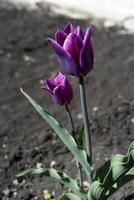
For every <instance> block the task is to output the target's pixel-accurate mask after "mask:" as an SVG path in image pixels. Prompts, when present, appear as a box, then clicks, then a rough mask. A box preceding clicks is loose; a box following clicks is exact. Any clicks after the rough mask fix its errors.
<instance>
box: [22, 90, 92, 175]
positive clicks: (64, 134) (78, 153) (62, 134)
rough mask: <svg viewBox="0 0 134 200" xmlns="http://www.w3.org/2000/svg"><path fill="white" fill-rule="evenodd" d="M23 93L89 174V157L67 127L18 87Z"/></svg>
mask: <svg viewBox="0 0 134 200" xmlns="http://www.w3.org/2000/svg"><path fill="white" fill-rule="evenodd" d="M20 90H21V92H22V93H23V95H24V96H25V97H26V98H27V99H28V100H29V102H30V103H31V104H32V105H33V107H34V108H35V110H36V111H37V112H38V113H39V114H40V115H41V116H42V118H43V119H45V120H46V121H47V122H48V124H49V125H50V126H51V127H52V129H53V130H54V131H55V133H56V134H57V135H58V136H59V138H60V139H61V141H62V142H63V143H64V144H65V145H66V147H67V148H68V149H69V150H70V151H71V152H72V154H73V155H74V157H75V159H76V160H77V161H78V162H79V163H80V164H81V166H82V167H83V169H84V170H85V172H86V174H87V176H88V177H89V176H90V172H91V169H90V164H89V157H88V156H87V154H86V152H85V150H83V149H81V148H80V147H79V146H78V145H77V144H76V142H75V140H74V138H73V137H72V136H71V134H70V133H69V132H68V131H67V129H65V128H63V127H62V125H61V124H60V123H59V122H58V121H57V120H56V119H55V118H54V117H53V116H52V115H50V114H49V113H48V112H46V111H44V110H43V108H42V107H41V106H40V105H38V104H37V103H36V102H35V101H34V100H33V99H32V98H31V97H30V96H29V95H28V94H27V93H26V92H24V91H23V90H22V89H20Z"/></svg>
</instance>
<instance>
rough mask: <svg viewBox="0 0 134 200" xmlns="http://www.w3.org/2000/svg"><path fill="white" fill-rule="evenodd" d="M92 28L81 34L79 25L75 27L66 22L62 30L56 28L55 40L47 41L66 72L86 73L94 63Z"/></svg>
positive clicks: (78, 74)
mask: <svg viewBox="0 0 134 200" xmlns="http://www.w3.org/2000/svg"><path fill="white" fill-rule="evenodd" d="M91 32H92V28H91V27H89V28H88V29H87V31H86V33H85V36H84V35H83V32H82V29H81V28H80V26H77V27H76V28H75V27H74V26H73V25H72V24H71V23H68V24H67V25H66V26H65V27H64V29H63V30H58V31H57V32H56V34H55V40H53V39H51V38H48V42H49V43H50V45H51V46H52V48H53V49H54V51H55V52H56V54H57V55H58V60H59V63H60V65H61V66H62V67H63V68H64V70H65V72H66V73H67V74H70V75H73V76H77V77H79V76H81V75H84V76H85V75H86V74H88V73H89V72H90V71H91V70H92V69H93V65H94V52H93V47H92V41H91Z"/></svg>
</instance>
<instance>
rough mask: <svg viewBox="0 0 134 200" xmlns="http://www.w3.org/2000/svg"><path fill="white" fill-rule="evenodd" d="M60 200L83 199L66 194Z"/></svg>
mask: <svg viewBox="0 0 134 200" xmlns="http://www.w3.org/2000/svg"><path fill="white" fill-rule="evenodd" d="M60 200H81V199H80V198H79V197H78V196H76V195H75V194H73V193H66V194H63V196H62V197H61V198H60Z"/></svg>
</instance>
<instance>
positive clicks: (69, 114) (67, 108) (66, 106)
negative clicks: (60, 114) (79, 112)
mask: <svg viewBox="0 0 134 200" xmlns="http://www.w3.org/2000/svg"><path fill="white" fill-rule="evenodd" d="M65 108H66V112H67V115H68V119H69V121H70V124H71V128H72V130H71V132H72V133H73V134H74V133H75V128H74V122H73V118H72V115H71V112H70V110H69V107H68V105H67V104H65Z"/></svg>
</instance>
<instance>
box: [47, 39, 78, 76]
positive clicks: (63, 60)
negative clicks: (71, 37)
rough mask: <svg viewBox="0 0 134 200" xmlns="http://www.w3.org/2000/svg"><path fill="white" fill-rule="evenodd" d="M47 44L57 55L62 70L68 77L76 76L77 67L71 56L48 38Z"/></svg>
mask: <svg viewBox="0 0 134 200" xmlns="http://www.w3.org/2000/svg"><path fill="white" fill-rule="evenodd" d="M48 42H49V43H50V44H51V46H52V47H53V49H54V50H55V52H56V54H57V55H58V58H59V63H60V65H61V66H62V67H63V68H64V70H65V72H66V73H68V74H70V75H74V76H77V70H78V69H77V65H76V63H75V61H74V59H73V58H72V57H71V55H70V54H69V53H68V52H66V51H65V50H64V49H63V47H61V46H60V45H59V44H58V43H57V42H56V41H54V40H53V39H51V38H49V39H48Z"/></svg>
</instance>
